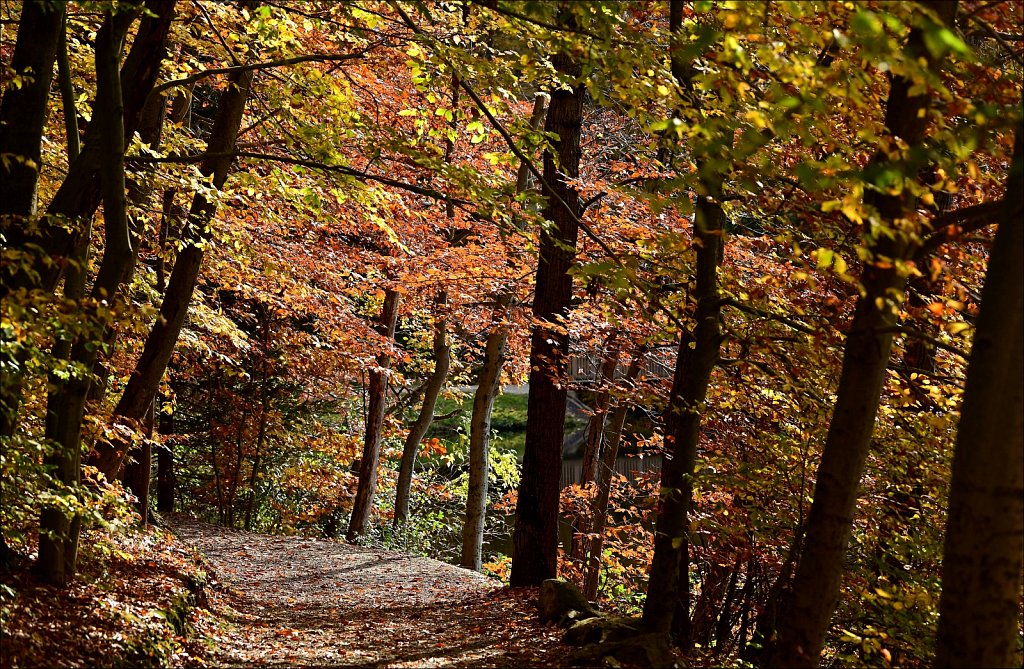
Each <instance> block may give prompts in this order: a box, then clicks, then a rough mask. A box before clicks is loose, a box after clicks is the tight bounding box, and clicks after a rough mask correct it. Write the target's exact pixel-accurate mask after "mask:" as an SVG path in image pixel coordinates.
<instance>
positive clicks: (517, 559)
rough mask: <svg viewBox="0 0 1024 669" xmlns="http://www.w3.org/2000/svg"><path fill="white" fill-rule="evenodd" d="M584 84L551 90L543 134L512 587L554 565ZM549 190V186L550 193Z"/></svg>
mask: <svg viewBox="0 0 1024 669" xmlns="http://www.w3.org/2000/svg"><path fill="white" fill-rule="evenodd" d="M552 61H553V63H554V66H555V69H556V70H557V71H558V72H560V73H562V74H564V75H567V76H568V77H569V78H570V79H572V80H575V79H577V78H579V76H580V74H581V68H580V65H579V63H577V62H575V61H573V60H572V59H571V58H570V57H569V56H567V55H565V54H557V55H555V57H554V58H553V59H552ZM583 92H584V90H583V86H580V85H576V86H575V87H574V88H572V89H571V90H565V89H558V90H556V91H554V92H553V93H552V94H551V104H550V108H549V109H548V114H547V121H546V123H545V126H544V130H545V131H546V132H550V133H555V134H556V135H557V136H558V138H559V139H558V141H557V144H556V150H557V151H558V159H557V161H556V159H555V156H553V155H551V154H550V153H549V152H545V154H544V182H545V194H546V195H547V196H548V205H547V207H546V209H545V210H544V218H545V219H547V220H548V221H550V227H549V228H547V229H545V230H542V231H541V238H540V259H539V263H538V267H537V284H536V290H535V292H534V299H533V314H534V316H535V318H536V319H537V321H539V322H541V323H545V324H544V325H538V326H536V327H535V329H534V332H533V336H532V338H531V342H530V368H531V369H530V381H529V383H530V396H529V400H528V403H527V421H526V450H525V453H524V455H523V477H522V479H521V481H520V484H519V498H518V501H517V503H516V524H515V530H514V532H513V535H512V543H513V547H512V565H513V566H512V577H511V584H512V585H513V586H524V585H539V584H540V582H541V581H543V580H545V579H549V578H554V577H555V575H556V572H557V569H558V493H559V486H558V479H559V475H560V473H561V469H562V466H561V465H562V440H563V432H564V425H565V402H566V390H565V385H564V376H565V364H566V363H565V355H566V352H567V346H568V337H567V335H566V334H565V331H564V330H563V329H561V327H560V324H559V323H558V321H559V320H560V319H562V318H564V317H565V316H566V315H567V314H568V311H569V304H570V301H571V299H572V275H570V274H569V270H570V269H571V268H572V266H573V263H574V262H575V256H576V239H577V236H578V233H579V229H578V228H579V224H578V220H579V219H578V216H579V215H580V213H581V212H580V202H579V193H577V192H576V190H575V188H574V187H573V186H572V185H571V184H570V183H569V180H571V179H575V178H576V177H577V176H578V175H579V165H580V125H581V123H582V118H583ZM549 189H550V190H549Z"/></svg>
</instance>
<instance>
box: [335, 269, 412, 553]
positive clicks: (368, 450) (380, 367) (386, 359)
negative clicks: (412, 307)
mask: <svg viewBox="0 0 1024 669" xmlns="http://www.w3.org/2000/svg"><path fill="white" fill-rule="evenodd" d="M399 298H400V295H399V293H398V291H396V290H394V289H389V290H387V291H386V292H385V294H384V304H383V305H382V306H381V310H380V319H379V326H378V331H379V332H380V333H381V334H382V335H383V336H384V337H385V338H387V339H388V340H393V339H394V338H395V326H396V325H397V323H398V303H399ZM390 368H391V356H390V355H389V354H388V353H387V352H384V353H381V354H380V355H379V356H378V357H377V366H376V367H375V368H373V369H371V370H370V387H369V389H368V391H367V394H368V395H369V403H368V404H369V407H368V408H367V412H366V434H365V437H364V438H363V457H362V460H361V461H360V464H359V484H358V487H357V488H356V498H355V502H354V503H353V505H352V517H351V519H349V524H348V532H347V533H346V534H345V539H346V540H348V541H356V540H357V539H358V538H359V535H361V534H362V533H363V532H365V531H366V526H367V524H369V522H370V511H371V510H372V509H373V495H374V492H375V491H376V489H377V463H378V462H379V461H380V440H381V432H382V430H383V429H384V409H385V404H386V394H387V389H388V370H389V369H390Z"/></svg>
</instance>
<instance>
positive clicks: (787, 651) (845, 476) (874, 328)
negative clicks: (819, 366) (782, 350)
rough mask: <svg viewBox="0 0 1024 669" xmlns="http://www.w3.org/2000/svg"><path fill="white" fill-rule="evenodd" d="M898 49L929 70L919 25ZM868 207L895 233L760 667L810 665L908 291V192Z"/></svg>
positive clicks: (900, 97)
mask: <svg viewBox="0 0 1024 669" xmlns="http://www.w3.org/2000/svg"><path fill="white" fill-rule="evenodd" d="M930 6H931V7H932V8H934V10H935V12H936V14H937V15H938V17H939V20H940V21H942V22H944V23H945V24H946V25H953V18H954V17H955V15H956V2H934V3H930ZM924 20H926V21H927V20H929V19H928V18H927V17H925V19H924ZM906 52H907V55H908V56H910V57H912V58H924V59H925V61H926V62H927V63H928V66H929V67H930V68H932V69H933V70H937V63H936V62H935V61H934V59H933V58H932V57H931V55H930V53H929V52H928V50H927V49H925V48H924V38H923V32H922V29H920V28H915V29H914V30H912V31H911V32H910V35H909V37H908V41H907V46H906ZM915 88H919V86H916V85H915V84H914V82H912V81H910V80H908V79H904V78H902V77H894V78H893V81H892V86H891V89H890V92H889V100H888V103H887V109H886V115H885V124H886V128H887V130H888V131H889V133H890V134H891V135H892V136H895V137H899V138H901V140H903V141H904V142H906V144H907V145H909V146H910V147H911V148H912V149H913V148H914V147H917V146H920V145H921V143H922V141H923V140H924V137H925V130H926V126H927V114H926V110H927V107H928V105H929V103H930V100H931V93H930V92H917V91H915ZM912 91H914V94H912ZM888 160H889V158H888V156H887V155H885V154H883V153H879V154H878V155H876V156H875V157H874V158H873V161H872V162H873V163H874V164H876V165H881V164H884V163H886V162H888ZM869 204H873V205H874V206H875V208H876V210H877V211H878V214H879V216H880V217H881V218H882V220H883V221H884V222H885V225H886V227H887V228H888V229H889V230H891V231H892V232H893V233H894V234H893V236H892V237H891V238H890V237H886V236H884V235H881V236H879V238H878V239H876V240H875V241H874V244H873V245H872V246H871V247H869V250H870V251H871V252H872V255H873V258H874V261H873V262H867V263H865V269H864V275H863V278H862V286H863V289H862V293H861V297H860V298H859V299H858V301H857V307H856V311H855V313H854V317H853V323H852V325H851V327H850V331H849V333H848V334H847V338H846V346H845V350H844V354H843V368H842V372H841V375H840V380H839V389H838V391H837V398H836V405H835V407H834V409H833V414H832V421H831V423H830V425H829V430H828V436H827V437H826V440H825V447H824V451H823V453H822V459H821V464H820V465H819V468H818V474H817V478H816V483H815V489H814V502H813V503H812V504H811V509H810V513H809V515H808V520H807V533H806V536H805V541H804V548H803V552H802V554H801V556H800V562H799V564H798V565H797V570H796V576H795V578H794V582H793V586H792V591H791V593H790V596H789V598H788V601H787V603H786V605H785V606H784V607H783V609H782V610H783V611H784V612H785V613H784V614H783V617H782V619H781V621H780V625H779V627H778V629H777V630H776V634H775V636H774V638H773V639H771V640H770V641H769V643H768V647H767V648H766V652H765V654H764V655H763V663H764V665H765V666H771V667H777V666H795V667H814V666H817V664H818V661H819V656H820V654H821V649H822V646H823V645H824V641H825V635H826V632H827V630H828V625H829V621H830V619H831V617H832V613H833V612H834V611H835V607H836V602H837V601H838V598H839V588H840V583H841V581H842V576H843V556H844V555H845V553H846V547H847V542H848V541H849V537H850V528H851V524H852V522H853V521H852V519H853V512H854V508H855V506H856V502H857V490H858V487H859V485H860V478H861V474H862V473H863V471H864V463H865V461H866V459H867V455H868V450H869V447H870V443H871V435H872V432H873V430H874V424H875V415H876V413H877V412H878V406H879V398H880V396H881V391H882V386H883V385H884V383H885V375H886V368H887V367H888V364H889V354H890V351H891V349H892V338H893V335H892V329H891V328H892V326H893V325H894V324H895V322H896V317H897V313H898V311H899V304H900V302H901V301H902V298H903V296H904V292H905V289H906V277H905V276H903V275H902V274H901V272H900V270H899V269H898V268H897V267H896V266H895V264H896V262H899V261H901V260H903V259H905V258H907V257H910V254H911V253H912V252H913V247H912V242H911V240H910V237H909V235H906V234H905V233H903V232H902V231H901V230H899V229H897V227H896V225H895V222H896V221H898V220H900V219H905V218H906V217H907V216H908V215H910V216H913V215H914V214H913V208H914V202H913V201H912V200H911V199H910V197H909V196H908V195H907V194H906V191H904V193H902V194H900V195H879V196H878V197H875V198H873V200H869ZM894 261H895V262H894Z"/></svg>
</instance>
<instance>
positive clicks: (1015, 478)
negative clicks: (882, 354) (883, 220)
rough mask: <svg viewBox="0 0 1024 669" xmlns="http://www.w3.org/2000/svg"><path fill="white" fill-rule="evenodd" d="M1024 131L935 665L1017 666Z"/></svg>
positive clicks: (1008, 200) (1022, 492) (1003, 222)
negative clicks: (1023, 143) (1023, 162)
mask: <svg viewBox="0 0 1024 669" xmlns="http://www.w3.org/2000/svg"><path fill="white" fill-rule="evenodd" d="M1022 139H1024V132H1022V127H1021V125H1020V124H1019V123H1018V125H1017V140H1016V147H1015V149H1014V157H1013V164H1012V166H1011V169H1010V176H1009V178H1008V179H1007V183H1006V195H1005V197H1004V200H1003V205H1004V210H1003V215H1002V218H1001V219H1000V222H999V231H998V232H997V233H996V239H995V243H994V245H993V246H992V254H991V256H990V257H989V265H988V272H987V274H986V277H985V287H984V289H983V291H982V295H981V313H980V314H979V315H978V324H977V330H976V331H975V334H974V345H973V347H972V348H971V361H970V365H969V367H968V370H967V387H966V389H965V391H964V402H963V407H962V408H961V410H960V425H959V427H958V428H957V442H956V452H955V454H954V457H953V480H952V484H951V489H950V497H949V516H948V520H947V524H946V545H945V551H944V555H943V560H942V599H941V602H940V605H939V612H940V613H939V631H938V644H937V646H936V652H935V666H936V667H1019V666H1021V656H1020V646H1019V642H1020V636H1019V633H1020V619H1019V615H1020V601H1021V577H1022V574H1024V386H1022V384H1021V379H1024V327H1022V324H1024V283H1022V281H1021V277H1022V276H1024V226H1022V223H1021V220H1022V216H1024V182H1022V177H1024V172H1022V167H1024V165H1022V161H1024V150H1022Z"/></svg>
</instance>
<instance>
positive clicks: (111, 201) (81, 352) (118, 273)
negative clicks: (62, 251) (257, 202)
mask: <svg viewBox="0 0 1024 669" xmlns="http://www.w3.org/2000/svg"><path fill="white" fill-rule="evenodd" d="M134 21H135V14H134V13H130V12H118V13H115V14H110V13H108V15H107V18H106V20H105V21H104V24H103V26H102V27H101V28H100V30H99V32H98V33H97V35H96V90H97V93H96V109H95V116H96V122H95V124H96V125H98V126H99V130H98V133H99V137H100V138H101V139H102V140H103V148H102V151H101V152H100V156H99V157H100V175H101V186H102V196H103V218H104V232H105V235H104V236H105V245H104V250H103V260H102V261H101V263H100V268H99V272H98V274H97V277H96V281H95V283H94V285H93V291H92V296H93V297H94V298H95V299H96V300H97V301H104V302H106V303H107V304H109V305H113V304H114V302H115V301H117V300H118V299H119V297H120V296H119V292H120V289H121V287H122V286H123V285H124V284H125V283H126V282H127V281H128V280H130V278H131V275H132V272H133V271H134V269H135V249H134V248H133V247H132V243H131V230H130V225H129V221H128V212H127V199H126V195H125V175H124V108H123V101H122V96H121V80H120V77H119V72H118V66H119V64H120V60H121V51H122V49H123V46H124V39H125V36H126V35H127V33H128V29H129V27H130V26H131V24H132V23H133V22H134ZM108 328H109V324H103V325H102V326H101V327H100V329H101V330H102V333H101V334H100V335H99V336H96V335H92V336H89V335H82V336H79V337H78V338H76V341H75V343H74V345H73V346H72V349H71V361H72V362H73V363H75V364H76V365H77V367H78V373H77V374H74V375H72V376H71V378H69V379H68V380H67V381H64V382H63V383H62V384H61V386H60V387H58V389H57V390H56V391H55V392H54V393H53V394H51V396H50V401H49V402H47V416H46V437H47V439H49V440H51V441H52V442H53V444H54V449H55V450H54V452H53V454H52V455H51V456H49V457H48V458H47V461H48V464H49V465H50V466H51V467H53V470H54V474H55V478H56V479H57V482H58V484H59V485H61V486H62V487H63V488H66V489H69V490H70V491H71V492H72V493H74V492H75V491H76V489H77V488H78V485H79V462H80V460H81V441H82V419H83V417H84V414H85V401H86V398H87V396H88V394H89V388H90V386H91V384H92V375H91V374H90V373H89V372H90V371H91V370H92V369H93V367H94V365H95V363H96V359H97V357H98V354H99V350H100V343H101V342H102V341H103V339H104V337H105V333H106V330H107V329H108ZM60 492H62V493H64V491H63V490H62V491H60ZM70 521H71V519H70V518H69V517H68V516H67V515H65V513H64V511H63V510H62V509H59V508H56V507H48V508H45V509H44V510H43V511H42V514H41V516H40V531H39V557H38V559H37V562H36V568H37V571H38V574H39V577H40V578H41V579H42V580H44V581H46V582H48V583H51V584H54V585H57V586H63V585H66V584H67V582H68V581H69V580H70V579H71V578H72V576H73V575H74V573H75V570H76V564H75V563H76V559H77V553H78V537H77V534H73V533H71V531H70V530H71V524H70Z"/></svg>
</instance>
